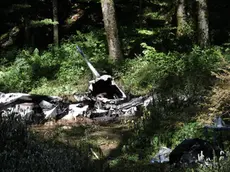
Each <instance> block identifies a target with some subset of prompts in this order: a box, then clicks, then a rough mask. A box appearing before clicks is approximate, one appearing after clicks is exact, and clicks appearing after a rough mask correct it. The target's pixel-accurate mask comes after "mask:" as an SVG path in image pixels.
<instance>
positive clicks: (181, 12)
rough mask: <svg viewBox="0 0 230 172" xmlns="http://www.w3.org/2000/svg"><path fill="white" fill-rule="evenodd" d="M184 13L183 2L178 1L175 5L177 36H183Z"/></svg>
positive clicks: (181, 0)
mask: <svg viewBox="0 0 230 172" xmlns="http://www.w3.org/2000/svg"><path fill="white" fill-rule="evenodd" d="M186 22H187V21H186V12H185V0H178V5H177V36H178V37H180V36H183V35H184V34H185V27H186V24H187V23H186Z"/></svg>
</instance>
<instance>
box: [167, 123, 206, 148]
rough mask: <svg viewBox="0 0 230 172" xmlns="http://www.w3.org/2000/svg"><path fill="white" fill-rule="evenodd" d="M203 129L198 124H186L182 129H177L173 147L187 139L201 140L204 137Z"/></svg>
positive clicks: (173, 137)
mask: <svg viewBox="0 0 230 172" xmlns="http://www.w3.org/2000/svg"><path fill="white" fill-rule="evenodd" d="M202 132H203V127H202V125H200V124H199V123H197V122H190V123H187V124H184V125H183V126H182V127H180V128H178V129H176V131H175V132H174V134H173V136H172V138H171V139H172V140H171V142H172V143H173V145H172V146H173V147H175V146H177V145H178V144H180V143H181V142H182V141H183V140H185V139H191V138H201V137H203V135H202V134H203V133H202Z"/></svg>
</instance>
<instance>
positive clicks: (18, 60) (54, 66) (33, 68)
mask: <svg viewBox="0 0 230 172" xmlns="http://www.w3.org/2000/svg"><path fill="white" fill-rule="evenodd" d="M99 36H100V32H96V31H95V32H94V33H93V32H91V33H89V34H84V35H83V34H81V33H80V32H77V35H76V36H73V37H72V38H71V39H68V40H63V42H62V43H61V45H60V48H57V49H56V48H54V47H52V46H50V48H49V50H47V51H44V52H39V50H38V49H35V50H34V51H33V52H30V51H29V50H21V51H19V52H18V53H17V55H16V57H10V58H9V59H15V61H14V62H12V63H11V65H10V66H8V67H7V66H5V65H4V66H2V68H1V70H0V86H1V90H2V91H14V92H15V91H20V92H29V91H32V92H33V93H40V94H54V93H55V94H60V93H61V94H65V93H66V94H69V93H73V92H75V91H78V89H77V85H79V88H80V90H84V89H85V88H82V87H83V86H84V87H86V86H87V84H88V79H89V77H90V74H91V72H90V71H89V69H88V67H87V66H86V63H85V61H84V60H83V58H82V57H81V56H80V54H79V53H78V52H77V51H76V45H78V46H79V47H81V48H82V49H83V51H84V52H85V54H87V55H88V56H89V59H90V61H91V62H92V63H93V64H95V67H96V68H97V69H99V72H101V71H104V69H105V70H107V69H108V68H110V67H109V65H105V64H109V61H108V60H107V58H106V57H107V56H106V53H105V44H104V40H103V39H101V38H100V37H99ZM11 55H12V56H13V55H14V54H13V53H11V54H8V56H11ZM5 63H9V61H7V60H6V62H5ZM110 70H111V69H110ZM83 82H84V83H83ZM63 83H64V84H63Z"/></svg>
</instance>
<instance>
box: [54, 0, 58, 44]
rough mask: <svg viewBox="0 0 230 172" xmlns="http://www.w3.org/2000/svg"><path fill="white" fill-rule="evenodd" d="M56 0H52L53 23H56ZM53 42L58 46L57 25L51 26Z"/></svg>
mask: <svg viewBox="0 0 230 172" xmlns="http://www.w3.org/2000/svg"><path fill="white" fill-rule="evenodd" d="M57 1H58V0H53V22H58V2H57ZM53 39H54V40H53V41H54V44H55V45H57V46H58V43H59V33H58V24H54V25H53Z"/></svg>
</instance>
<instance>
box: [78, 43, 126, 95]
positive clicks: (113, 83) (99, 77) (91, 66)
mask: <svg viewBox="0 0 230 172" xmlns="http://www.w3.org/2000/svg"><path fill="white" fill-rule="evenodd" d="M76 48H77V50H78V52H79V53H80V54H81V55H82V57H83V59H84V60H85V62H86V64H87V65H88V67H89V69H90V70H91V71H92V73H93V75H94V76H95V77H96V80H93V81H90V84H91V85H90V89H91V91H92V88H91V87H92V84H93V83H95V82H97V81H99V80H104V81H106V80H108V79H111V85H114V86H115V87H116V88H117V89H118V90H119V92H120V93H121V95H122V98H124V99H125V98H126V95H125V93H124V92H123V91H122V90H121V89H120V88H119V87H118V85H117V84H116V83H115V82H114V80H113V79H112V77H111V76H110V75H102V76H101V75H100V74H99V73H98V71H97V70H96V69H95V67H93V65H92V64H91V63H90V61H89V60H88V58H87V57H86V55H85V54H84V52H83V51H82V50H81V49H80V47H79V46H76Z"/></svg>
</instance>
